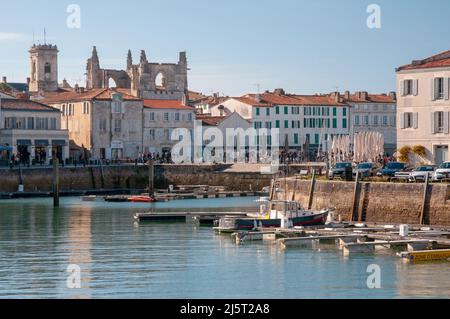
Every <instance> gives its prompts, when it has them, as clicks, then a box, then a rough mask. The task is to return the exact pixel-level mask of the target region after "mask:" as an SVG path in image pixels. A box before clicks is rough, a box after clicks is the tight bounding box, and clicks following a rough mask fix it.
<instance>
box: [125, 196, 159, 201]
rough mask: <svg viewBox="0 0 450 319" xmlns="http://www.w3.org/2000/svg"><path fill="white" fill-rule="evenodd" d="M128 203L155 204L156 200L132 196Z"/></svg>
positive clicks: (148, 197)
mask: <svg viewBox="0 0 450 319" xmlns="http://www.w3.org/2000/svg"><path fill="white" fill-rule="evenodd" d="M128 201H130V202H132V203H154V202H156V199H155V198H153V197H150V196H131V197H129V198H128Z"/></svg>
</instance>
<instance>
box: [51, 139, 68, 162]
mask: <svg viewBox="0 0 450 319" xmlns="http://www.w3.org/2000/svg"><path fill="white" fill-rule="evenodd" d="M65 146H66V141H65V140H52V154H53V156H56V158H58V160H59V162H62V161H63V160H64V158H65V154H64V147H65Z"/></svg>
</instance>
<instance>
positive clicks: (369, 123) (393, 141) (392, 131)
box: [343, 91, 397, 155]
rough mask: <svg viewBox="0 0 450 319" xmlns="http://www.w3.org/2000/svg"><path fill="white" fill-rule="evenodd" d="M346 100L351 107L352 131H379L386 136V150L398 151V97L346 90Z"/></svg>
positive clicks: (390, 151)
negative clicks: (351, 92)
mask: <svg viewBox="0 0 450 319" xmlns="http://www.w3.org/2000/svg"><path fill="white" fill-rule="evenodd" d="M343 98H344V102H346V103H348V104H349V105H350V106H351V107H350V121H351V126H350V127H351V128H350V131H351V133H354V134H357V133H363V132H378V133H382V134H383V136H384V152H385V153H386V154H389V155H393V154H394V153H395V152H396V151H397V125H396V123H397V97H396V93H395V92H390V93H389V94H369V93H368V92H356V93H354V94H350V92H348V91H347V92H345V94H344V95H343Z"/></svg>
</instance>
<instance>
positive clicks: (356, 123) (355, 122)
mask: <svg viewBox="0 0 450 319" xmlns="http://www.w3.org/2000/svg"><path fill="white" fill-rule="evenodd" d="M353 124H354V125H359V115H355V118H354V121H353Z"/></svg>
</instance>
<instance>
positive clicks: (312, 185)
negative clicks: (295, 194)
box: [308, 169, 316, 209]
mask: <svg viewBox="0 0 450 319" xmlns="http://www.w3.org/2000/svg"><path fill="white" fill-rule="evenodd" d="M315 186H316V170H315V169H313V171H312V179H311V187H310V189H309V201H308V209H311V208H312V204H313V199H314V188H315Z"/></svg>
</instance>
